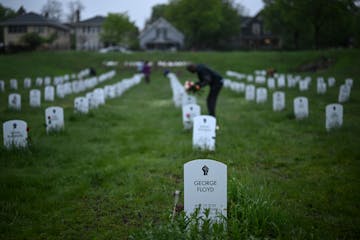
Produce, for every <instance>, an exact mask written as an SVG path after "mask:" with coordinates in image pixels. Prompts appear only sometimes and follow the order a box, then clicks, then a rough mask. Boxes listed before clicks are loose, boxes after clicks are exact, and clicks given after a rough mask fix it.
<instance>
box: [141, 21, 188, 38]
mask: <svg viewBox="0 0 360 240" xmlns="http://www.w3.org/2000/svg"><path fill="white" fill-rule="evenodd" d="M161 23H164V24H165V25H166V26H167V27H168V28H170V29H171V30H172V31H174V32H176V33H177V34H179V35H180V36H182V38H183V37H184V34H183V33H182V32H180V31H179V30H178V29H177V28H175V27H174V26H173V25H172V24H171V23H169V22H168V21H166V19H164V18H162V17H160V18H158V19H157V20H156V21H154V22H152V23H151V24H149V25H147V26H146V27H145V29H144V30H143V31H142V32H141V33H140V35H139V38H142V37H143V36H145V35H147V34H148V33H149V32H150V31H151V30H153V29H154V28H156V27H157V26H158V25H159V24H161Z"/></svg>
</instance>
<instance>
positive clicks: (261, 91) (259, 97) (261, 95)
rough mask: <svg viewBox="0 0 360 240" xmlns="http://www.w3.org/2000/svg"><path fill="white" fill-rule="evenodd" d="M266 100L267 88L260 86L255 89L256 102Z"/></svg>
mask: <svg viewBox="0 0 360 240" xmlns="http://www.w3.org/2000/svg"><path fill="white" fill-rule="evenodd" d="M266 101H267V89H266V88H263V87H260V88H257V89H256V103H264V102H266Z"/></svg>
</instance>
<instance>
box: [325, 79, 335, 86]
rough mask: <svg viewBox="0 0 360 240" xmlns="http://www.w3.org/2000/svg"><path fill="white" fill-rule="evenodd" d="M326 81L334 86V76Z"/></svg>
mask: <svg viewBox="0 0 360 240" xmlns="http://www.w3.org/2000/svg"><path fill="white" fill-rule="evenodd" d="M327 82H328V86H329V87H333V86H335V83H336V80H335V78H334V77H329V78H328V80H327Z"/></svg>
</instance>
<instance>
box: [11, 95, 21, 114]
mask: <svg viewBox="0 0 360 240" xmlns="http://www.w3.org/2000/svg"><path fill="white" fill-rule="evenodd" d="M8 100H9V109H14V110H18V111H20V110H21V95H20V94H18V93H11V94H9V99H8Z"/></svg>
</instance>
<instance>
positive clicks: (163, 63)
mask: <svg viewBox="0 0 360 240" xmlns="http://www.w3.org/2000/svg"><path fill="white" fill-rule="evenodd" d="M142 63H143V62H142V61H125V62H124V66H125V67H138V66H139V65H142ZM189 63H190V62H187V61H157V62H149V65H150V66H158V67H184V66H187V65H188V64H189Z"/></svg>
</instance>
